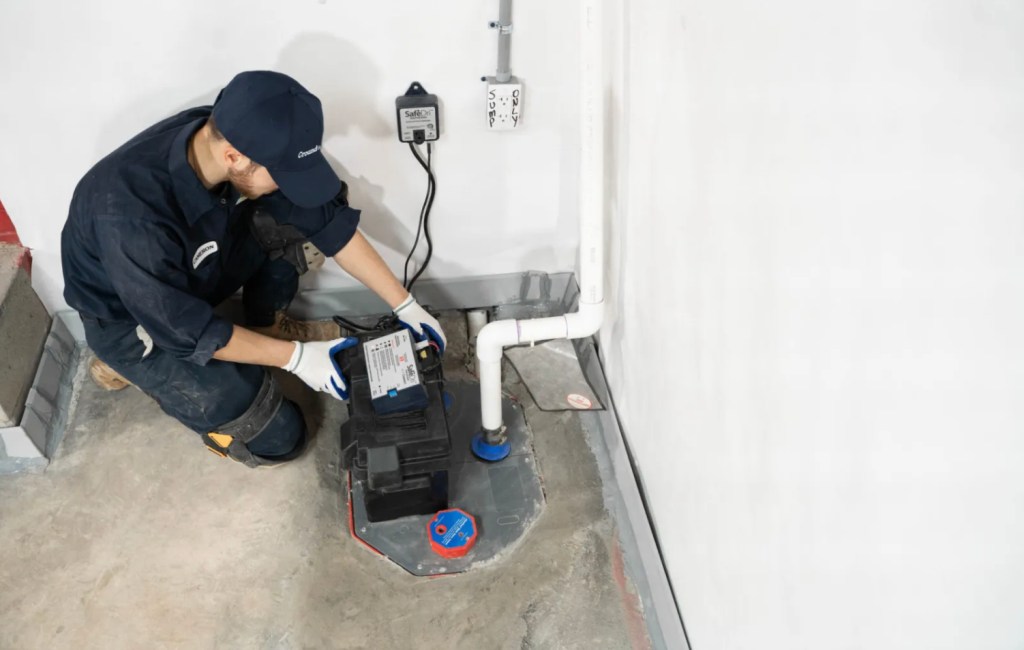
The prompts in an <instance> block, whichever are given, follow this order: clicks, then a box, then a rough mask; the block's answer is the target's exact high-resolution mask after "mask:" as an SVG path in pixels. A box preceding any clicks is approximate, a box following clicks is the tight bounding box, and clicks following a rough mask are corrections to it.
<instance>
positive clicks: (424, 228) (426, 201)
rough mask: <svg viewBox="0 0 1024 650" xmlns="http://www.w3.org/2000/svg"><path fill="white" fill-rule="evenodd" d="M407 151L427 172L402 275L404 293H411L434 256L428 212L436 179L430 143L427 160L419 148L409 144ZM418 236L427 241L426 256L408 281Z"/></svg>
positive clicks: (435, 186)
mask: <svg viewBox="0 0 1024 650" xmlns="http://www.w3.org/2000/svg"><path fill="white" fill-rule="evenodd" d="M409 151H411V152H412V155H413V156H415V157H416V162H418V163H419V164H420V167H422V168H423V169H424V171H426V172H427V194H426V196H424V197H423V206H422V207H421V208H420V220H419V224H418V225H417V227H416V238H415V239H414V240H413V244H412V248H411V249H410V250H409V255H408V256H407V257H406V258H405V269H404V272H403V274H402V286H404V287H405V289H406V291H408V292H409V293H412V286H413V284H415V283H416V280H418V279H419V277H420V276H421V275H423V272H424V271H425V270H427V265H428V264H430V258H431V257H432V256H433V254H434V242H433V240H432V239H431V238H430V210H431V208H433V207H434V195H435V194H436V193H437V179H436V178H434V172H433V169H432V165H431V154H432V153H433V149H432V148H431V146H430V143H429V142H428V143H427V159H426V160H423V154H421V153H420V150H419V148H418V147H417V146H416V145H415V144H413V143H412V142H410V143H409ZM420 234H422V235H423V236H424V238H425V239H426V240H427V256H426V257H425V258H424V259H423V265H422V266H421V267H420V268H419V270H418V271H416V274H415V275H413V276H412V278H411V279H409V262H410V261H411V260H412V256H413V253H415V252H416V247H417V246H419V244H420Z"/></svg>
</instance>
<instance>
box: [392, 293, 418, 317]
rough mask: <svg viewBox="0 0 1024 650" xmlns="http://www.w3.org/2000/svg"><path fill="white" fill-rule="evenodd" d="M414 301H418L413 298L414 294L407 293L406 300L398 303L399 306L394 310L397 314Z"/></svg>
mask: <svg viewBox="0 0 1024 650" xmlns="http://www.w3.org/2000/svg"><path fill="white" fill-rule="evenodd" d="M414 302H416V299H415V298H413V297H412V294H411V293H410V294H409V295H407V296H406V297H405V300H403V301H402V302H400V303H398V306H396V307H395V308H394V312H395V313H396V314H397V313H398V312H400V311H402V310H403V309H405V308H406V307H408V306H409V305H411V304H412V303H414Z"/></svg>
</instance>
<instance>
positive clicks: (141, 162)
mask: <svg viewBox="0 0 1024 650" xmlns="http://www.w3.org/2000/svg"><path fill="white" fill-rule="evenodd" d="M211 110H212V107H210V106H203V107H199V108H193V109H189V110H186V111H184V112H182V113H179V114H178V115H175V116H174V117H171V118H168V119H166V120H164V121H162V122H160V123H158V124H156V125H154V126H152V127H150V128H149V129H146V130H145V131H143V132H142V133H140V134H139V135H137V136H135V137H134V138H132V139H131V140H129V141H128V142H127V143H126V144H124V145H123V146H121V147H120V148H119V149H117V150H116V151H114V152H113V153H111V154H110V155H109V156H107V157H106V158H104V159H103V160H101V161H100V162H98V163H96V165H95V166H94V167H93V168H92V169H91V170H90V171H89V173H88V174H86V175H85V177H84V178H83V179H82V180H81V181H80V182H79V184H78V187H77V188H76V189H75V193H74V196H73V198H72V200H71V209H70V212H69V215H68V220H67V223H66V224H65V225H64V230H63V232H62V233H61V261H62V263H63V266H64V286H65V288H64V299H65V300H66V301H67V303H68V304H69V305H70V306H71V307H74V308H75V309H77V310H78V311H79V312H80V313H81V314H82V316H83V317H86V318H90V317H91V318H96V319H99V320H112V321H132V322H135V323H138V324H139V325H142V327H143V328H145V329H146V331H147V332H148V333H149V335H150V337H152V339H153V343H154V344H155V345H157V346H158V347H160V348H161V349H163V350H165V351H167V352H168V353H170V354H172V355H174V356H176V357H179V358H181V359H186V360H188V361H192V362H194V363H198V364H206V363H207V362H208V361H209V360H210V358H211V357H212V356H213V353H214V352H216V351H217V350H218V349H220V348H222V347H224V345H226V344H227V342H228V340H229V339H230V338H231V330H232V325H231V323H230V322H229V321H227V320H225V319H224V318H221V317H220V316H217V315H216V314H214V313H213V307H214V306H215V305H214V303H215V302H219V301H220V300H223V299H224V298H225V296H223V295H219V291H218V289H220V290H221V291H222V290H223V289H221V286H222V285H221V284H220V280H221V276H222V274H223V271H224V269H223V267H222V265H221V264H219V263H218V255H219V253H220V252H221V251H229V250H232V244H233V238H237V237H240V236H244V235H245V234H246V233H247V228H244V227H239V221H240V213H241V206H239V205H238V204H237V202H238V198H239V196H238V193H237V191H236V190H235V189H234V188H233V187H232V186H231V184H230V183H224V184H222V185H221V186H219V187H217V188H214V189H213V190H212V191H211V190H207V189H206V188H204V187H203V184H202V183H201V182H200V181H199V177H198V176H197V175H196V173H195V171H194V170H193V169H192V167H191V166H190V165H189V164H188V160H187V158H186V150H187V147H188V142H189V138H190V137H191V136H192V134H193V133H195V132H196V131H197V130H199V128H200V127H201V126H202V125H203V124H204V123H205V122H206V119H207V118H208V117H209V116H210V113H211ZM259 200H260V201H261V202H263V203H264V205H267V207H268V208H269V209H270V212H271V214H273V215H274V217H275V218H276V219H277V221H278V222H279V223H288V224H291V225H293V226H295V227H296V228H297V229H298V230H299V231H300V232H302V233H303V234H304V235H306V236H307V237H308V238H309V241H310V242H311V243H312V244H314V245H315V246H316V247H317V248H319V249H320V250H321V251H322V252H323V253H324V255H326V256H333V255H334V254H335V253H337V252H338V251H340V250H341V249H342V248H343V247H344V246H345V244H347V243H348V242H349V240H350V239H352V237H353V235H354V234H355V232H356V227H357V226H358V224H359V211H358V210H355V209H352V208H350V207H348V205H347V203H344V202H342V201H331V202H329V203H327V204H326V205H323V206H321V207H319V208H312V209H306V208H300V207H298V206H296V205H294V204H292V203H291V202H290V201H288V200H287V199H285V198H284V196H283V195H282V194H281V193H280V192H274V193H273V194H271V195H269V196H266V197H261V198H260V199H259Z"/></svg>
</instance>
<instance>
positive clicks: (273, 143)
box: [213, 70, 341, 208]
mask: <svg viewBox="0 0 1024 650" xmlns="http://www.w3.org/2000/svg"><path fill="white" fill-rule="evenodd" d="M213 119H214V121H215V122H216V123H217V129H218V130H220V132H221V133H223V134H224V137H225V138H227V140H228V142H230V143H231V145H232V146H234V147H235V148H236V149H238V150H239V151H240V152H242V153H243V154H245V155H246V156H247V157H249V158H251V159H252V160H253V161H255V162H257V163H259V164H261V165H263V166H264V167H266V168H267V171H269V172H270V176H271V177H272V178H273V179H274V182H275V183H277V186H278V188H280V190H281V193H282V194H284V196H285V198H287V199H288V200H289V201H291V202H292V203H294V204H295V205H297V206H299V207H303V208H315V207H318V206H321V205H323V204H325V203H327V202H328V201H330V200H331V199H333V198H334V197H335V196H337V194H338V192H340V191H341V181H340V180H339V179H338V175H337V174H335V173H334V170H333V169H331V166H330V164H329V163H328V162H327V159H326V158H325V157H324V154H323V152H322V151H321V150H320V146H321V142H322V140H323V137H324V111H323V108H322V107H321V106H320V100H319V99H317V98H316V96H315V95H313V94H312V93H310V92H309V91H308V90H306V89H305V88H303V87H302V85H301V84H300V83H299V82H297V81H295V80H294V79H292V78H291V77H289V76H288V75H286V74H281V73H280V72H269V71H266V70H256V71H251V72H242V73H239V74H238V75H236V76H235V78H234V79H232V80H231V82H230V83H229V84H228V85H227V86H225V87H224V89H223V90H221V91H220V94H219V95H217V100H216V101H215V102H214V104H213Z"/></svg>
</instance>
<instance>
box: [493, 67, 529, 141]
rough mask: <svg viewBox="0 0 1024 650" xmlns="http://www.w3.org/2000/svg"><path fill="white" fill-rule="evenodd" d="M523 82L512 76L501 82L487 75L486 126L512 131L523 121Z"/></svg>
mask: <svg viewBox="0 0 1024 650" xmlns="http://www.w3.org/2000/svg"><path fill="white" fill-rule="evenodd" d="M522 110H523V84H522V83H521V82H520V81H519V80H518V79H516V78H515V77H512V79H510V80H509V81H507V82H505V83H502V82H499V81H498V80H497V79H495V78H494V77H487V128H489V129H490V130H492V131H512V130H514V129H517V128H519V126H520V125H521V124H522V123H523V113H522Z"/></svg>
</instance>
